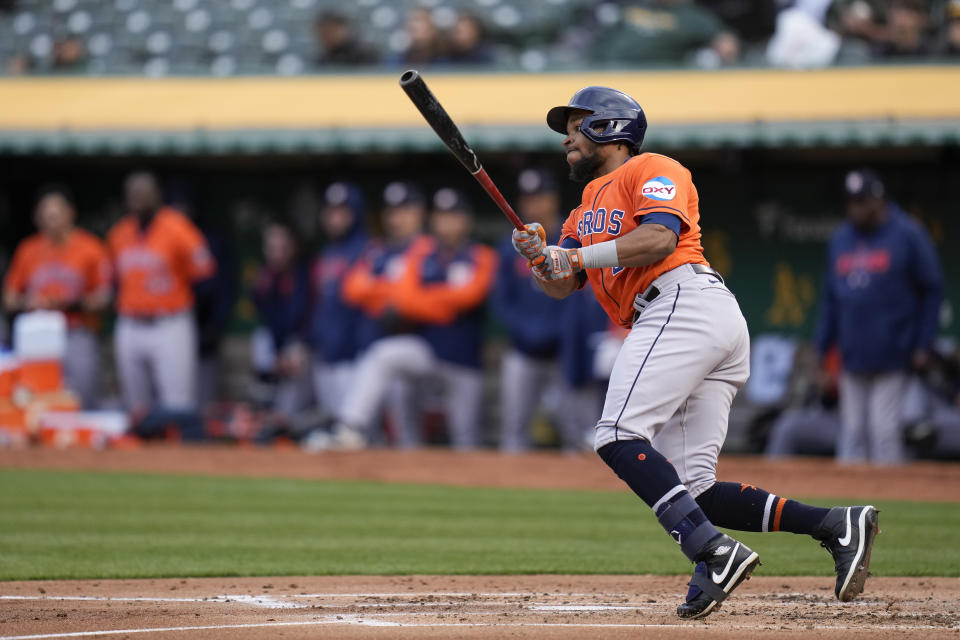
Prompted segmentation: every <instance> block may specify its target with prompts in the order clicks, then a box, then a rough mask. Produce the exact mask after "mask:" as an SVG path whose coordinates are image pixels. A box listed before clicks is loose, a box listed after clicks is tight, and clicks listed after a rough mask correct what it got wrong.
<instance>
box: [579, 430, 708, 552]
mask: <svg viewBox="0 0 960 640" xmlns="http://www.w3.org/2000/svg"><path fill="white" fill-rule="evenodd" d="M597 453H598V454H599V455H600V457H601V458H603V461H604V462H606V463H607V465H608V466H609V467H610V468H611V469H613V470H614V472H615V473H616V474H617V475H618V476H619V477H620V479H621V480H623V481H624V482H625V483H627V486H629V487H630V488H631V489H632V490H633V492H634V493H635V494H637V496H639V497H640V499H641V500H643V501H644V502H646V503H647V505H648V506H649V507H650V508H651V509H653V510H654V513H655V514H656V516H657V519H658V520H659V521H660V524H661V526H663V528H664V529H665V530H666V532H667V533H669V534H670V535H671V536H673V539H674V540H676V541H677V543H678V544H680V548H681V549H682V550H683V553H684V555H686V556H687V557H688V558H689V559H690V560H691V561H693V560H694V558H695V557H696V556H697V554H698V553H699V551H700V550H701V549H702V548H703V547H704V546H706V544H707V543H708V542H709V541H710V540H712V539H713V538H715V537H716V536H718V535H720V532H719V531H717V529H716V527H714V526H713V524H711V522H710V521H709V519H708V518H707V516H706V515H705V514H704V513H703V511H702V510H701V508H700V506H699V505H697V503H696V501H694V499H693V498H692V497H691V496H690V494H689V493H688V492H687V490H686V488H685V487H684V486H683V483H682V482H680V476H678V475H677V470H676V469H674V467H673V465H672V464H670V462H669V461H668V460H667V459H666V458H664V457H663V455H662V454H660V452H658V451H657V450H656V449H654V448H653V446H652V445H651V444H650V443H649V442H647V441H646V440H624V441H618V442H611V443H610V444H608V445H606V446H604V447H602V448H601V449H600V450H599V451H598V452H597Z"/></svg>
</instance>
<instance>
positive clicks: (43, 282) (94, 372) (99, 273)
mask: <svg viewBox="0 0 960 640" xmlns="http://www.w3.org/2000/svg"><path fill="white" fill-rule="evenodd" d="M75 218H76V211H75V210H74V206H73V203H72V199H71V196H70V194H69V192H68V191H67V190H66V189H65V188H63V187H48V188H46V189H44V190H43V191H42V192H41V195H40V199H39V201H38V202H37V208H36V212H35V214H34V221H35V222H36V225H37V228H38V229H39V233H37V234H35V235H32V236H30V237H29V238H27V239H25V240H24V241H23V242H21V243H20V245H19V246H18V247H17V250H16V253H14V255H13V262H12V263H11V265H10V271H9V272H8V273H7V277H6V280H5V281H4V286H3V305H4V307H5V308H6V309H7V311H9V312H14V313H15V312H20V311H35V310H38V309H57V310H60V311H63V312H64V313H65V314H66V317H67V327H68V331H67V350H66V355H65V357H64V361H63V375H64V379H65V382H66V385H67V388H68V389H70V390H71V391H73V392H74V393H76V394H77V396H78V397H79V398H80V401H81V402H82V404H83V407H84V408H86V409H90V408H95V407H96V405H97V400H98V389H97V383H98V381H99V379H100V367H99V364H100V354H99V347H98V345H97V336H96V331H97V329H98V328H99V319H98V318H97V314H98V313H100V312H101V311H103V310H104V309H105V308H106V306H107V304H109V302H110V293H111V272H112V271H111V266H110V260H109V257H108V255H107V250H106V247H104V245H103V242H101V241H100V239H99V238H97V237H96V236H94V235H93V234H91V233H88V232H87V231H84V230H82V229H77V228H76V227H74V219H75Z"/></svg>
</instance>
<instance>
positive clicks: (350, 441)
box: [300, 423, 368, 453]
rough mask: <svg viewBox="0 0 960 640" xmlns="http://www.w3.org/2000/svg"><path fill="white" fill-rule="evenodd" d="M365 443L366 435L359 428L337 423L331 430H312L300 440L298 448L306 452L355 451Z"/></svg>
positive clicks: (365, 446)
mask: <svg viewBox="0 0 960 640" xmlns="http://www.w3.org/2000/svg"><path fill="white" fill-rule="evenodd" d="M367 444H368V443H367V438H366V436H364V435H363V433H361V431H360V430H359V429H355V428H353V427H350V426H347V425H345V424H343V423H338V424H336V425H335V426H334V427H333V429H332V430H331V431H324V430H321V429H317V430H316V431H313V432H312V433H310V434H309V435H307V436H306V437H305V438H304V439H303V440H301V441H300V448H301V449H303V450H304V451H306V452H308V453H320V452H321V451H357V450H359V449H366V448H367Z"/></svg>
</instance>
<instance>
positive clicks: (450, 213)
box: [307, 189, 496, 449]
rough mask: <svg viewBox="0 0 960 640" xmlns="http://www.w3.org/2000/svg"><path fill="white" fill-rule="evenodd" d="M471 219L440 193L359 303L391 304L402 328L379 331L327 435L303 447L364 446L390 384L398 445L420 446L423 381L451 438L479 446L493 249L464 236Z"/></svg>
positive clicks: (461, 203) (463, 204)
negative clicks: (387, 276)
mask: <svg viewBox="0 0 960 640" xmlns="http://www.w3.org/2000/svg"><path fill="white" fill-rule="evenodd" d="M472 226H473V216H472V209H471V207H470V205H469V203H468V202H467V201H466V199H465V198H464V197H463V195H462V194H460V193H458V192H456V191H454V190H452V189H441V190H440V191H438V192H437V194H436V195H435V196H434V200H433V210H432V215H431V219H430V230H431V235H430V237H419V238H417V239H416V240H415V241H414V242H413V243H411V245H410V247H409V249H408V250H407V252H406V253H405V254H404V260H403V263H402V265H400V266H399V267H398V273H397V276H396V277H395V278H394V279H393V280H392V281H391V283H390V285H389V286H387V287H384V288H383V289H382V290H381V292H380V293H379V294H378V295H376V296H373V297H371V298H370V299H369V300H367V301H366V303H365V305H364V306H367V305H371V306H373V307H374V308H378V309H386V310H389V315H390V316H393V317H395V318H397V319H398V321H399V322H397V323H396V324H397V325H398V326H402V327H403V328H404V329H403V331H402V332H394V333H392V334H390V335H387V336H385V337H382V338H380V339H378V340H377V341H375V342H374V343H373V344H371V345H370V347H369V348H368V349H367V350H366V351H365V352H364V354H363V355H362V356H361V358H360V361H359V364H358V365H357V373H356V377H355V382H354V385H353V389H352V390H351V392H350V393H349V394H348V395H347V397H346V399H345V401H344V404H343V408H342V410H341V412H340V415H339V416H338V417H339V420H340V422H339V423H338V424H337V425H335V428H334V433H333V435H332V438H331V439H330V441H329V442H323V440H322V439H320V438H317V439H315V440H314V441H313V442H311V443H308V447H307V448H323V447H324V446H329V447H333V448H358V447H362V446H365V445H366V443H367V442H368V440H369V439H370V436H371V431H370V429H371V426H372V423H373V421H374V418H375V417H376V413H377V411H378V408H379V407H380V405H381V404H382V403H383V401H384V399H385V398H386V397H387V395H388V393H390V392H391V391H392V392H394V394H393V395H394V397H393V402H392V403H391V408H392V409H393V414H394V416H395V418H396V426H397V431H398V433H397V438H398V444H399V446H402V447H414V446H417V445H419V424H420V420H419V415H418V413H417V411H416V409H415V399H414V398H413V397H412V396H413V395H415V392H416V391H417V389H418V388H422V387H423V384H424V383H427V384H430V383H439V385H440V387H441V391H442V395H443V398H444V413H445V416H446V424H447V429H448V432H449V434H450V440H451V443H452V445H453V446H454V447H455V448H457V449H470V448H473V447H476V446H478V445H479V444H480V433H479V424H480V405H481V397H482V386H483V385H482V375H481V371H480V352H481V347H482V340H483V305H484V302H485V301H486V297H487V295H488V293H489V291H490V288H491V287H492V285H493V279H494V275H495V271H496V254H495V253H494V252H493V250H492V249H490V248H488V247H484V246H481V245H477V244H474V243H472V242H471V241H470V232H471V230H472ZM361 268H362V267H361ZM347 295H348V296H349V293H347ZM391 386H392V388H391Z"/></svg>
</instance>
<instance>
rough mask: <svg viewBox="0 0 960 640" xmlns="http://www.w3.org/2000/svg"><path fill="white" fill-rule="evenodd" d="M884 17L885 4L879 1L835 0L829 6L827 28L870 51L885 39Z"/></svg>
mask: <svg viewBox="0 0 960 640" xmlns="http://www.w3.org/2000/svg"><path fill="white" fill-rule="evenodd" d="M886 17H887V3H886V2H882V1H881V0H836V1H835V2H833V4H831V5H830V10H829V12H828V14H827V26H828V27H830V28H831V29H833V30H834V31H836V32H837V33H839V34H840V35H842V36H843V37H844V38H853V39H856V40H859V41H861V42H863V43H864V44H865V45H867V46H868V47H869V48H870V49H872V48H873V47H875V46H878V45H880V44H881V43H882V42H883V41H884V40H885V39H886V35H887V33H886V29H885V28H884V24H885V23H886Z"/></svg>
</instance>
